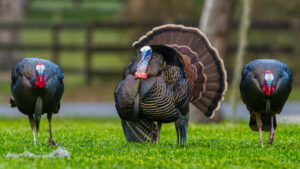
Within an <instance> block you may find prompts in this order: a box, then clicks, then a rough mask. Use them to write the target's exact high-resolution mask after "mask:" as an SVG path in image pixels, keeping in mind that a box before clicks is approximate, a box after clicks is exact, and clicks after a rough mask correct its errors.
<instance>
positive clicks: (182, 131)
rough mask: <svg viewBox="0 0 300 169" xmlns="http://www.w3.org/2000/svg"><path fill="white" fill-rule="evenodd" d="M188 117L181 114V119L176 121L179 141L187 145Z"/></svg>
mask: <svg viewBox="0 0 300 169" xmlns="http://www.w3.org/2000/svg"><path fill="white" fill-rule="evenodd" d="M187 125H188V122H187V119H186V118H185V117H184V116H182V115H180V117H179V119H178V120H177V121H176V122H175V128H176V132H177V143H178V144H180V145H182V146H185V143H186V138H187Z"/></svg>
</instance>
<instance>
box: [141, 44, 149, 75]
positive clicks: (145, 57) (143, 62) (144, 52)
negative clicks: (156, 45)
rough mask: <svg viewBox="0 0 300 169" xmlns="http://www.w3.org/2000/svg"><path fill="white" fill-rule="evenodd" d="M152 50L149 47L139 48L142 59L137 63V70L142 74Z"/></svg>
mask: <svg viewBox="0 0 300 169" xmlns="http://www.w3.org/2000/svg"><path fill="white" fill-rule="evenodd" d="M151 54H152V50H151V48H150V46H144V47H143V48H141V55H142V59H141V60H140V61H139V63H138V70H139V71H142V72H146V69H147V66H148V63H149V61H150V59H151Z"/></svg>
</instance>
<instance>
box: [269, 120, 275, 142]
mask: <svg viewBox="0 0 300 169" xmlns="http://www.w3.org/2000/svg"><path fill="white" fill-rule="evenodd" d="M273 118H274V117H271V130H270V137H269V144H271V145H272V143H273V140H274V135H275V132H274V125H273Z"/></svg>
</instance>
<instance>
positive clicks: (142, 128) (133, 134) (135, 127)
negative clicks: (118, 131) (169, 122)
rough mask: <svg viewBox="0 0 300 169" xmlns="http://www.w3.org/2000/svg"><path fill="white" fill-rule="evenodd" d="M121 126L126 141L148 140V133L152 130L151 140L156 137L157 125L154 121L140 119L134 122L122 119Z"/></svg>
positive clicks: (139, 141)
mask: <svg viewBox="0 0 300 169" xmlns="http://www.w3.org/2000/svg"><path fill="white" fill-rule="evenodd" d="M122 127H123V131H124V135H125V138H126V140H127V141H128V142H138V143H141V142H146V141H148V142H149V141H150V133H151V130H153V131H152V140H155V139H156V134H157V130H155V129H157V127H156V124H155V123H154V122H151V121H148V120H145V119H140V120H138V121H136V122H133V121H127V120H123V119H122Z"/></svg>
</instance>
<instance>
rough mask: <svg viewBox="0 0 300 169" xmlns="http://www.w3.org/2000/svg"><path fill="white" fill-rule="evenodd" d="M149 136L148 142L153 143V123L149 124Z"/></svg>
mask: <svg viewBox="0 0 300 169" xmlns="http://www.w3.org/2000/svg"><path fill="white" fill-rule="evenodd" d="M149 137H150V143H151V144H152V143H153V125H151V127H150V134H149Z"/></svg>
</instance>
